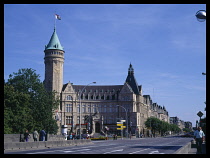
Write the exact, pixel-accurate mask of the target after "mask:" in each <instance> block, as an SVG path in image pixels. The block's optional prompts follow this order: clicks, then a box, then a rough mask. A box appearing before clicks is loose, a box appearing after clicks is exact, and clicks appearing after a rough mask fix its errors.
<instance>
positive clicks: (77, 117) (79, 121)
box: [77, 116, 80, 124]
mask: <svg viewBox="0 0 210 158" xmlns="http://www.w3.org/2000/svg"><path fill="white" fill-rule="evenodd" d="M79 122H80V120H79V116H77V124H79Z"/></svg>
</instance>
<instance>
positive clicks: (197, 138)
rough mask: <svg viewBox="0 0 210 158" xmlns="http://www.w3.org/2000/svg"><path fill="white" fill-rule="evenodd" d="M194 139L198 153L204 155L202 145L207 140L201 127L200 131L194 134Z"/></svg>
mask: <svg viewBox="0 0 210 158" xmlns="http://www.w3.org/2000/svg"><path fill="white" fill-rule="evenodd" d="M194 139H195V141H196V147H197V153H198V154H201V153H202V143H203V141H204V140H205V134H204V132H203V131H202V128H201V127H198V129H197V130H196V131H195V132H194Z"/></svg>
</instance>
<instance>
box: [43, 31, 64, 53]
mask: <svg viewBox="0 0 210 158" xmlns="http://www.w3.org/2000/svg"><path fill="white" fill-rule="evenodd" d="M48 49H59V50H63V47H62V46H61V43H60V41H59V38H58V35H57V33H56V30H55V28H54V32H53V34H52V36H51V38H50V41H49V43H48V45H46V46H45V50H48Z"/></svg>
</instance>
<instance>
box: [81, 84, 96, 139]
mask: <svg viewBox="0 0 210 158" xmlns="http://www.w3.org/2000/svg"><path fill="white" fill-rule="evenodd" d="M92 83H94V84H95V83H96V82H91V83H89V84H87V85H86V86H85V87H83V89H82V91H81V92H80V95H79V107H80V108H79V135H80V139H81V128H82V127H81V124H82V122H81V95H82V92H83V91H84V89H85V88H86V87H87V86H89V85H90V84H92Z"/></svg>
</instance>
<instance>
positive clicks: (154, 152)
mask: <svg viewBox="0 0 210 158" xmlns="http://www.w3.org/2000/svg"><path fill="white" fill-rule="evenodd" d="M149 154H165V153H159V151H158V150H155V151H151V152H150V153H149Z"/></svg>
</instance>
